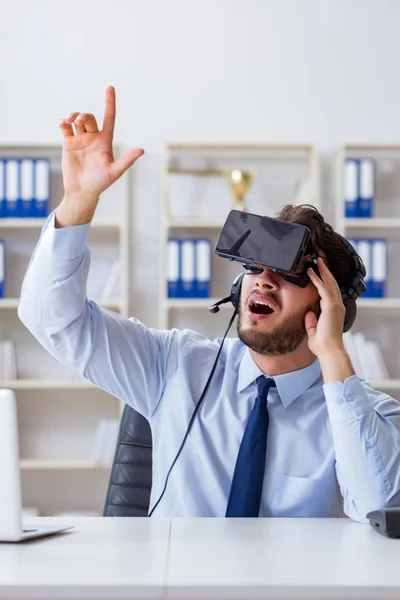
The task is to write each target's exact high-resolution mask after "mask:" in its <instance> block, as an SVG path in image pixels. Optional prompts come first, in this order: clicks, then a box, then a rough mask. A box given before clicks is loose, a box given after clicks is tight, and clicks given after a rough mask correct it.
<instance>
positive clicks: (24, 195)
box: [19, 158, 35, 217]
mask: <svg viewBox="0 0 400 600" xmlns="http://www.w3.org/2000/svg"><path fill="white" fill-rule="evenodd" d="M34 168H35V164H34V161H33V159H32V158H23V159H22V160H21V163H20V186H21V209H20V213H19V216H20V217H33V216H34V206H33V200H34Z"/></svg>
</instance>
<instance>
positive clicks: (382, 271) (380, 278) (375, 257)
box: [370, 238, 388, 298]
mask: <svg viewBox="0 0 400 600" xmlns="http://www.w3.org/2000/svg"><path fill="white" fill-rule="evenodd" d="M370 244H371V257H372V278H371V279H372V281H371V285H370V287H371V295H372V297H373V298H384V297H386V290H387V272H388V259H387V254H388V252H387V250H388V245H387V240H385V239H383V238H380V239H373V240H370Z"/></svg>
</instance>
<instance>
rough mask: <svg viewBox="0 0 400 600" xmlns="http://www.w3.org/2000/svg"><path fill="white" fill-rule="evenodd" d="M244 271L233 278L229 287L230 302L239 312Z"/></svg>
mask: <svg viewBox="0 0 400 600" xmlns="http://www.w3.org/2000/svg"><path fill="white" fill-rule="evenodd" d="M244 276H245V273H241V274H240V275H238V276H237V277H236V279H234V281H233V283H232V287H231V302H232V304H233V308H234V309H235V310H236V312H237V313H239V309H240V291H241V289H242V281H243V277H244Z"/></svg>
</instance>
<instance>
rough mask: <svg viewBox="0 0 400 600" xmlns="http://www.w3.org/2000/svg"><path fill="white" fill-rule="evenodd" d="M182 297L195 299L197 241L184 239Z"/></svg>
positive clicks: (182, 246) (182, 247) (182, 249)
mask: <svg viewBox="0 0 400 600" xmlns="http://www.w3.org/2000/svg"><path fill="white" fill-rule="evenodd" d="M181 279H182V288H181V297H183V298H194V297H195V294H196V288H195V241H194V240H192V239H184V240H182V241H181Z"/></svg>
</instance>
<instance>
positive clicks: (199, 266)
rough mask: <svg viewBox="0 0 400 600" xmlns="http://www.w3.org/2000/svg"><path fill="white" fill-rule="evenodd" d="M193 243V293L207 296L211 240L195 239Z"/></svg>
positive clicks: (200, 296)
mask: <svg viewBox="0 0 400 600" xmlns="http://www.w3.org/2000/svg"><path fill="white" fill-rule="evenodd" d="M195 244H196V257H195V260H196V269H195V295H196V297H197V298H209V297H210V282H211V242H210V240H207V239H198V240H195Z"/></svg>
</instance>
